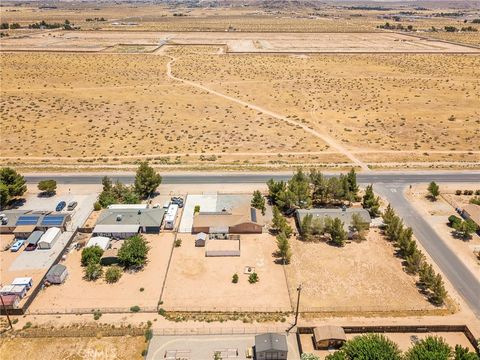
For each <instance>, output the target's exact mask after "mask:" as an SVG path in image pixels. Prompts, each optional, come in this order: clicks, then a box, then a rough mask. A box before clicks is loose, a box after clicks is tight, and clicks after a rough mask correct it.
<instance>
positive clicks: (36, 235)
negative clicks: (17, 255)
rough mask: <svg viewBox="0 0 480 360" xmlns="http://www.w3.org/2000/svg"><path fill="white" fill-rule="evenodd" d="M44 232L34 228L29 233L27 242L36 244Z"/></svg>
mask: <svg viewBox="0 0 480 360" xmlns="http://www.w3.org/2000/svg"><path fill="white" fill-rule="evenodd" d="M43 234H44V232H43V231H40V230H36V231H34V232H32V233H31V234H30V236H29V237H28V238H27V243H28V244H33V245H36V244H37V243H38V242H39V241H40V239H41V238H42V236H43Z"/></svg>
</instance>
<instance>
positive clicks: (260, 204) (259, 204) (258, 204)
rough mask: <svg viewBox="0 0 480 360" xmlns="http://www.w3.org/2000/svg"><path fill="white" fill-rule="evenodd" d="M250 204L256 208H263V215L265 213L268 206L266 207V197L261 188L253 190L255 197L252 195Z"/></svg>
mask: <svg viewBox="0 0 480 360" xmlns="http://www.w3.org/2000/svg"><path fill="white" fill-rule="evenodd" d="M250 205H251V206H252V207H253V208H255V209H258V210H261V211H262V215H265V210H266V208H265V198H264V197H263V195H262V193H261V192H260V190H255V191H254V192H253V197H252V201H251V204H250Z"/></svg>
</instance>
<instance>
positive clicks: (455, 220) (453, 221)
mask: <svg viewBox="0 0 480 360" xmlns="http://www.w3.org/2000/svg"><path fill="white" fill-rule="evenodd" d="M461 222H462V219H460V218H459V217H458V216H455V215H450V216H449V217H448V225H449V226H450V227H455V225H458V224H459V223H461Z"/></svg>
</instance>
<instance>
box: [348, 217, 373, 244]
mask: <svg viewBox="0 0 480 360" xmlns="http://www.w3.org/2000/svg"><path fill="white" fill-rule="evenodd" d="M352 228H353V229H354V230H355V231H357V232H358V236H359V238H360V239H361V240H365V235H366V232H367V230H368V229H369V228H370V224H369V223H368V222H366V221H365V220H364V219H363V217H362V216H361V215H360V214H358V213H353V214H352Z"/></svg>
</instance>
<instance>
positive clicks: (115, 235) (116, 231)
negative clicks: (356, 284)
mask: <svg viewBox="0 0 480 360" xmlns="http://www.w3.org/2000/svg"><path fill="white" fill-rule="evenodd" d="M139 232H140V225H131V224H130V225H124V224H118V225H117V224H99V225H96V226H95V227H94V228H93V235H94V236H103V237H109V238H112V239H127V238H129V237H132V236H134V235H137V234H138V233H139Z"/></svg>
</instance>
